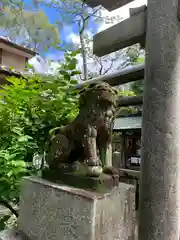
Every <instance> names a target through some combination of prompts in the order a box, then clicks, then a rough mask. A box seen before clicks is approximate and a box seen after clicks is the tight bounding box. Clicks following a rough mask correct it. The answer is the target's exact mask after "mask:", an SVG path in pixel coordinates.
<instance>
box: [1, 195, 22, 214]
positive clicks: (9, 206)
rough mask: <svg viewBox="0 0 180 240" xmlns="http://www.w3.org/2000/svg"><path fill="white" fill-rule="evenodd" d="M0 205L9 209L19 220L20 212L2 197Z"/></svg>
mask: <svg viewBox="0 0 180 240" xmlns="http://www.w3.org/2000/svg"><path fill="white" fill-rule="evenodd" d="M0 204H2V205H3V206H4V207H6V208H8V209H9V210H10V211H11V212H12V213H13V214H14V215H15V216H16V217H17V218H18V217H19V214H18V212H17V211H16V210H15V209H14V208H13V207H12V206H11V205H10V204H9V203H8V202H7V201H6V200H5V199H4V198H2V197H0Z"/></svg>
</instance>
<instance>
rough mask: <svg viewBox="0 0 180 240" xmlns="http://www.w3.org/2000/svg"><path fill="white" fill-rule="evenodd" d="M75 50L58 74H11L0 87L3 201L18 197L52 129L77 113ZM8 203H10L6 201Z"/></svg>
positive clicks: (67, 54) (1, 197) (1, 183)
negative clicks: (22, 76)
mask: <svg viewBox="0 0 180 240" xmlns="http://www.w3.org/2000/svg"><path fill="white" fill-rule="evenodd" d="M75 55H76V53H66V54H65V59H66V62H65V63H64V64H63V65H62V66H60V69H59V75H56V76H55V77H52V76H46V77H40V76H38V75H32V76H29V77H27V78H25V79H23V78H21V79H19V78H16V77H10V78H8V79H7V80H8V82H9V83H10V84H8V85H4V86H2V89H1V90H0V96H1V101H0V126H1V128H0V165H1V168H0V193H1V196H0V204H2V203H3V204H4V203H8V202H9V201H11V202H13V201H16V202H17V200H18V197H19V184H20V180H21V178H22V176H23V175H26V174H30V173H31V171H30V170H28V166H29V165H30V164H31V162H32V158H33V156H34V154H35V153H38V154H43V153H44V152H45V151H46V149H47V146H48V141H49V133H50V131H51V130H52V129H54V128H56V127H60V126H62V125H66V124H67V123H68V122H69V121H71V120H72V119H73V118H74V117H75V116H76V114H77V112H78V93H77V91H75V88H74V85H75V84H76V83H77V81H76V80H74V78H75V76H76V74H79V72H77V71H76V61H77V60H76V58H75ZM4 205H6V206H7V204H4Z"/></svg>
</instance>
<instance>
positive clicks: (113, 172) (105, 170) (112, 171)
mask: <svg viewBox="0 0 180 240" xmlns="http://www.w3.org/2000/svg"><path fill="white" fill-rule="evenodd" d="M103 173H105V174H109V175H119V172H118V170H117V169H116V168H114V167H104V168H103Z"/></svg>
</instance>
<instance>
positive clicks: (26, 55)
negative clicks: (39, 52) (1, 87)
mask: <svg viewBox="0 0 180 240" xmlns="http://www.w3.org/2000/svg"><path fill="white" fill-rule="evenodd" d="M35 55H36V53H35V52H34V51H33V50H31V49H28V48H25V47H22V46H20V45H18V44H16V43H13V42H11V41H10V40H8V39H7V38H4V37H0V84H4V83H6V80H5V79H6V77H7V76H21V75H22V74H23V71H24V68H25V65H26V63H27V62H28V60H29V59H30V58H32V57H33V56H35Z"/></svg>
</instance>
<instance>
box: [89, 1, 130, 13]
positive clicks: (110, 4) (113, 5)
mask: <svg viewBox="0 0 180 240" xmlns="http://www.w3.org/2000/svg"><path fill="white" fill-rule="evenodd" d="M132 1H133V0H111V1H109V0H85V2H86V3H87V4H88V5H89V6H90V7H96V6H98V5H102V6H103V7H104V8H106V9H108V10H109V11H112V10H115V9H117V8H120V7H122V6H124V5H126V4H128V3H130V2H132Z"/></svg>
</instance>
